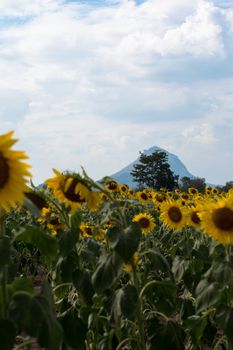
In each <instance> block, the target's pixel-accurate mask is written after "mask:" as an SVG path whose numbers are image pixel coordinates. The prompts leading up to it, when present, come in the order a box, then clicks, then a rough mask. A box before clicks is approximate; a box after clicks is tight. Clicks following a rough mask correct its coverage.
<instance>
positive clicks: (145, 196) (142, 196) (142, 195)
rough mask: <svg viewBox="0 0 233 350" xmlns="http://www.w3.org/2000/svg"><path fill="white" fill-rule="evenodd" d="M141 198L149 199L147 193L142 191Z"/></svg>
mask: <svg viewBox="0 0 233 350" xmlns="http://www.w3.org/2000/svg"><path fill="white" fill-rule="evenodd" d="M141 198H142V199H143V200H145V201H146V200H147V199H148V196H147V194H145V193H141Z"/></svg>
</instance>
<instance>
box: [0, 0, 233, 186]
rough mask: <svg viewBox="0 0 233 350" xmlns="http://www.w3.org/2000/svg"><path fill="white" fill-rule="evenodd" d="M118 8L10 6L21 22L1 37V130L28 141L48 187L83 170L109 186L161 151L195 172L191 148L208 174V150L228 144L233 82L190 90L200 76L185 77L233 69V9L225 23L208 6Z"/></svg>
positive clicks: (40, 3) (175, 3)
mask: <svg viewBox="0 0 233 350" xmlns="http://www.w3.org/2000/svg"><path fill="white" fill-rule="evenodd" d="M112 3H115V4H114V5H110V3H109V6H100V7H96V6H95V7H93V6H91V4H90V3H89V5H84V4H82V3H81V2H76V3H70V4H66V3H65V2H64V1H58V0H47V1H46V0H35V1H33V2H32V1H29V0H19V1H17V3H15V1H10V0H2V1H1V3H0V17H2V18H3V19H5V20H7V21H9V23H8V24H7V25H2V26H1V29H0V49H1V54H0V76H1V80H0V102H1V108H0V121H1V126H2V129H3V130H7V129H9V128H13V129H16V130H17V134H18V136H20V139H21V141H20V142H21V143H20V144H21V145H22V147H23V148H25V149H28V152H29V153H30V155H31V159H32V162H33V164H34V174H35V176H36V178H37V179H39V181H42V180H43V179H44V178H45V177H48V176H49V172H50V168H51V167H52V166H55V167H58V168H63V169H65V168H75V169H76V168H78V166H79V165H80V164H82V165H84V166H85V167H86V168H87V170H90V175H92V176H94V177H95V178H99V177H101V176H103V175H105V174H106V173H108V174H111V173H112V172H115V171H116V170H118V169H119V168H120V167H122V166H124V165H126V164H127V163H128V162H130V161H133V160H134V159H135V157H136V156H137V155H138V151H139V150H142V149H143V148H146V147H150V146H153V145H154V144H156V145H158V146H162V147H164V148H166V147H167V148H168V149H169V150H172V151H174V152H178V154H181V155H182V157H184V159H185V160H187V159H188V154H189V153H188V151H187V148H188V147H190V149H192V152H193V157H194V160H193V164H195V167H194V171H196V169H198V159H199V152H200V147H203V149H205V150H206V152H208V154H210V153H211V152H213V150H214V149H215V148H216V147H218V145H219V144H220V143H222V140H223V135H222V134H220V133H218V132H217V130H216V125H219V124H218V121H217V119H216V115H217V114H218V115H221V118H222V120H224V122H223V123H224V125H229V119H230V118H231V112H232V110H233V106H232V92H231V91H232V89H233V82H232V80H231V79H229V80H226V79H224V78H222V77H221V75H220V78H216V79H215V78H214V73H215V72H214V71H213V72H211V75H212V76H213V80H211V81H206V79H205V78H204V77H203V78H202V77H201V78H200V76H199V78H198V79H197V81H196V82H192V81H191V82H190V81H189V76H190V75H191V73H192V74H193V75H195V72H194V73H193V72H191V71H190V70H187V71H186V70H185V68H184V66H185V64H187V63H189V64H190V66H191V69H194V67H195V69H196V70H197V71H198V65H199V64H202V63H203V62H204V63H205V64H206V62H207V64H208V63H209V62H210V63H211V64H213V62H214V63H215V64H216V65H219V66H220V65H221V64H222V63H221V62H223V63H224V60H226V59H227V58H228V55H229V53H228V52H227V47H225V46H224V45H225V34H227V35H228V34H229V33H228V32H227V33H225V32H224V31H225V30H229V26H228V27H227V28H228V29H226V28H225V27H223V26H222V25H221V23H222V22H221V21H223V20H227V21H228V22H226V23H228V24H229V23H231V22H230V21H231V9H229V10H224V11H225V12H224V16H222V10H221V9H219V8H218V7H217V5H213V3H212V2H210V1H204V0H200V1H199V0H195V1H187V0H172V1H170V0H163V1H162V2H161V1H158V0H148V1H145V2H144V3H143V4H141V5H140V6H136V4H135V2H134V1H126V0H125V1H118V2H117V1H115V2H114V1H113V2H112ZM219 16H220V17H221V18H220V17H219ZM17 18H18V19H19V20H22V22H21V23H20V24H17V21H16V19H17ZM13 19H15V20H13ZM220 19H221V20H220ZM12 20H13V21H12ZM224 23H225V22H224ZM227 35H226V37H227ZM164 67H165V68H164ZM189 69H190V68H189ZM164 70H165V73H166V74H167V75H166V74H164ZM169 71H171V72H173V73H174V72H175V73H176V76H175V77H174V79H171V78H170V79H169V73H168V72H169ZM160 74H161V76H159V75H160ZM185 74H187V79H186V80H185V79H184V77H185ZM199 74H200V73H199ZM165 75H166V76H165ZM165 78H166V79H165ZM182 79H183V81H182ZM213 111H214V112H216V114H214V115H213ZM212 123H213V125H212ZM228 144H229V145H232V143H231V141H230V138H229V139H228ZM195 145H198V147H197V149H198V151H197V150H195ZM226 159H227V160H228V155H227V156H226ZM202 163H203V164H202V169H203V166H204V165H205V164H204V162H202ZM191 165H192V164H191V163H190V166H191ZM225 169H229V166H228V167H227V166H225ZM190 170H192V169H191V168H190ZM207 170H208V169H206V168H205V171H207ZM207 173H208V171H207ZM209 174H211V170H210V171H209ZM218 176H219V178H221V181H223V180H222V179H223V178H224V175H223V176H222V177H221V176H220V175H218ZM224 179H225V178H224Z"/></svg>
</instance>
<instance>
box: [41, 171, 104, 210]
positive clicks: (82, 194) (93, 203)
mask: <svg viewBox="0 0 233 350" xmlns="http://www.w3.org/2000/svg"><path fill="white" fill-rule="evenodd" d="M53 171H54V173H55V175H56V176H55V177H53V178H51V179H48V180H47V181H46V184H47V185H48V186H49V187H50V188H51V189H52V190H53V193H54V196H55V197H56V198H57V199H58V200H60V201H61V202H64V203H65V204H66V206H70V207H71V209H78V208H81V206H82V204H84V203H86V205H87V207H88V209H90V210H97V209H98V206H99V204H100V202H101V196H100V193H99V192H93V191H92V190H91V189H90V188H89V186H88V185H87V184H86V183H85V182H84V180H83V179H82V178H81V177H80V176H78V175H75V174H68V173H67V174H62V173H60V172H59V171H57V170H56V169H53Z"/></svg>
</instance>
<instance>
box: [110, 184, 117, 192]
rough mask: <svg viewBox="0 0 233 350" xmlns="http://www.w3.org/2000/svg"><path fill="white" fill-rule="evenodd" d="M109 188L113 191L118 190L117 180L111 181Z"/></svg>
mask: <svg viewBox="0 0 233 350" xmlns="http://www.w3.org/2000/svg"><path fill="white" fill-rule="evenodd" d="M108 189H109V190H112V191H114V190H116V189H117V184H116V183H115V182H110V184H109V185H108Z"/></svg>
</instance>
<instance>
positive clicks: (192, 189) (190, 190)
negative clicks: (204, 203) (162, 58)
mask: <svg viewBox="0 0 233 350" xmlns="http://www.w3.org/2000/svg"><path fill="white" fill-rule="evenodd" d="M188 193H189V194H191V195H192V196H195V195H197V194H198V189H196V188H194V187H190V188H189V189H188Z"/></svg>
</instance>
